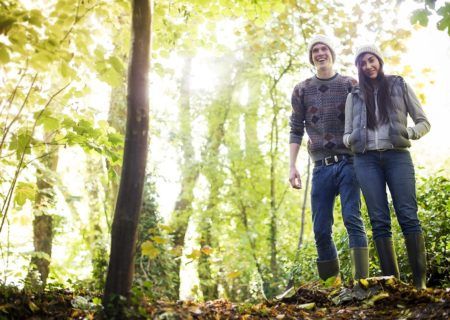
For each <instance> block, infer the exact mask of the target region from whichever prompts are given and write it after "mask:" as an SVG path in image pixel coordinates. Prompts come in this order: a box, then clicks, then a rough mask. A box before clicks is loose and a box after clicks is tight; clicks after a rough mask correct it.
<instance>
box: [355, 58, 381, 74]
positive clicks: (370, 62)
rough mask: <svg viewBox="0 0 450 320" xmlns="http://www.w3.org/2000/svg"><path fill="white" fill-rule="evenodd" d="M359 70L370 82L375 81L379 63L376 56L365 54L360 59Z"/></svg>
mask: <svg viewBox="0 0 450 320" xmlns="http://www.w3.org/2000/svg"><path fill="white" fill-rule="evenodd" d="M360 65H361V70H362V72H363V73H364V75H365V76H366V77H367V78H369V79H370V80H375V79H376V78H377V76H378V73H379V72H380V61H379V60H378V58H377V56H376V55H373V54H371V53H365V54H364V55H363V56H362V58H361V62H360Z"/></svg>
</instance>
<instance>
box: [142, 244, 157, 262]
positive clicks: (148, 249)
mask: <svg viewBox="0 0 450 320" xmlns="http://www.w3.org/2000/svg"><path fill="white" fill-rule="evenodd" d="M141 252H142V255H143V256H148V257H150V258H156V257H157V256H158V255H159V253H160V251H159V249H158V248H155V246H154V245H153V243H152V242H151V241H145V242H144V243H143V244H142V246H141Z"/></svg>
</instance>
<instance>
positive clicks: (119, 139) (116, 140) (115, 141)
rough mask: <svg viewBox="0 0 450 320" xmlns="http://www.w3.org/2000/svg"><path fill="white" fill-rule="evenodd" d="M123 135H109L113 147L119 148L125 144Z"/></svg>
mask: <svg viewBox="0 0 450 320" xmlns="http://www.w3.org/2000/svg"><path fill="white" fill-rule="evenodd" d="M123 139H124V138H123V135H121V134H120V133H116V132H114V133H110V134H108V141H109V142H110V143H111V144H112V145H113V146H119V145H122V144H123Z"/></svg>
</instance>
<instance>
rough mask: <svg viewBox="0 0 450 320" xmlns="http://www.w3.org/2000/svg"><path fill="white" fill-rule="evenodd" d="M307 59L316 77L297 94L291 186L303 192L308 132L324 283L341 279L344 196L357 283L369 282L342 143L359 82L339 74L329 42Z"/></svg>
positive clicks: (313, 46) (319, 39)
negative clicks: (301, 157) (302, 155)
mask: <svg viewBox="0 0 450 320" xmlns="http://www.w3.org/2000/svg"><path fill="white" fill-rule="evenodd" d="M308 54H309V61H310V62H311V64H313V65H314V67H315V69H316V75H315V76H313V77H311V78H309V79H306V80H305V81H303V82H300V83H299V84H298V85H297V86H295V88H294V91H293V93H292V100H291V103H292V115H291V121H290V126H291V131H290V139H289V143H290V174H289V182H290V183H291V186H292V187H293V188H296V189H300V188H301V186H302V184H301V180H300V174H299V172H298V170H297V168H296V160H297V155H298V152H299V149H300V145H301V142H302V138H303V134H304V130H305V128H306V132H307V133H308V136H309V141H308V152H309V154H310V157H311V159H312V160H313V162H314V169H313V175H312V189H311V206H312V219H313V229H314V238H315V243H316V248H317V255H318V258H317V269H318V272H319V277H320V278H321V279H323V280H326V279H328V278H330V277H337V276H339V259H338V256H337V251H336V246H335V244H334V241H333V238H332V227H333V221H334V220H333V207H334V201H335V198H336V196H337V195H340V198H341V206H342V217H343V220H344V225H345V227H346V229H347V233H348V237H349V247H350V257H351V261H352V275H353V278H354V279H360V278H367V276H368V267H369V253H368V248H367V237H366V232H365V230H364V224H363V221H362V219H361V212H360V195H359V186H358V183H357V181H356V177H355V174H354V171H353V160H352V154H351V151H350V150H348V149H347V148H346V147H345V145H344V144H343V141H342V136H343V134H344V120H345V119H344V116H345V101H346V98H347V94H348V93H349V92H350V91H351V88H352V86H353V85H355V84H356V81H355V80H354V79H352V78H350V77H346V76H342V75H340V74H338V73H336V72H335V71H334V69H333V63H334V60H335V57H336V55H335V52H334V49H333V45H332V42H331V40H330V39H329V38H328V37H326V36H324V35H316V36H314V37H313V38H312V39H311V41H310V43H309V45H308Z"/></svg>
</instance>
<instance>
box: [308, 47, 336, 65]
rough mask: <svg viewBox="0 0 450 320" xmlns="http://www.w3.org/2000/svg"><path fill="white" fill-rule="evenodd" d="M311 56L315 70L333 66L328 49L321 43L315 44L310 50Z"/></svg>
mask: <svg viewBox="0 0 450 320" xmlns="http://www.w3.org/2000/svg"><path fill="white" fill-rule="evenodd" d="M311 56H312V60H313V62H314V66H315V67H316V69H322V70H323V69H327V68H331V67H332V66H333V56H332V55H331V51H330V48H328V46H327V45H325V44H323V43H316V44H315V45H314V46H313V47H312V49H311Z"/></svg>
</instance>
